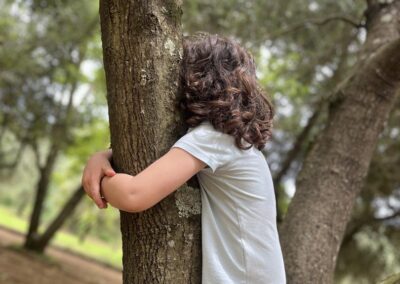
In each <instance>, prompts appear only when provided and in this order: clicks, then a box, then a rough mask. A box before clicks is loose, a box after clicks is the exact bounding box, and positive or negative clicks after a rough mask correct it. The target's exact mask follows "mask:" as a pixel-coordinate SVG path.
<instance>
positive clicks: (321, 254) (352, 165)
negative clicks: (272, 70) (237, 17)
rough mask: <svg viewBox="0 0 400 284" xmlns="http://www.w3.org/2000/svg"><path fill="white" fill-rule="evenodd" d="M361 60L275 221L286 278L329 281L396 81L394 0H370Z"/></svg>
mask: <svg viewBox="0 0 400 284" xmlns="http://www.w3.org/2000/svg"><path fill="white" fill-rule="evenodd" d="M370 2H371V3H372V4H371V5H370V6H369V8H368V11H367V13H366V15H367V28H368V34H367V39H366V42H365V45H364V48H363V50H362V51H361V53H360V61H359V63H358V65H357V66H356V67H355V68H354V70H353V72H352V74H351V75H350V76H349V77H348V78H347V79H346V80H345V81H344V82H343V83H342V84H341V86H340V87H339V88H338V90H337V92H336V93H335V95H334V96H333V97H332V100H331V102H330V105H329V107H330V113H329V117H328V120H327V125H326V127H325V129H324V130H323V131H322V132H321V133H320V135H319V137H318V139H317V141H316V142H315V144H314V145H313V147H312V149H311V150H310V152H309V154H308V156H307V157H306V159H305V161H304V163H303V168H302V170H301V172H300V174H299V177H298V179H297V184H296V193H295V195H294V197H293V200H292V202H291V204H290V206H289V209H288V212H287V215H286V218H285V220H284V221H283V224H282V227H281V231H280V232H281V242H282V247H283V253H284V258H285V265H286V271H287V279H288V283H301V284H307V283H332V282H333V273H334V270H335V264H336V258H337V254H338V250H339V248H340V244H341V241H342V238H343V235H344V232H345V229H346V224H347V223H348V222H349V220H350V218H351V213H352V207H353V204H354V201H355V199H356V197H357V195H358V194H359V192H360V190H361V188H362V185H363V181H364V178H365V177H366V175H367V171H368V167H369V164H370V161H371V158H372V155H373V152H374V149H375V146H376V143H377V139H378V136H379V134H380V132H381V131H382V128H383V126H384V123H385V121H386V120H387V117H388V114H389V112H390V110H391V108H392V106H393V103H394V101H395V96H396V93H397V92H398V91H399V88H400V52H399V50H400V36H399V31H400V29H399V27H400V24H399V23H400V18H399V15H400V1H394V2H392V3H391V4H379V3H378V2H377V3H375V2H374V1H370Z"/></svg>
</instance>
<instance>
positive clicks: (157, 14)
mask: <svg viewBox="0 0 400 284" xmlns="http://www.w3.org/2000/svg"><path fill="white" fill-rule="evenodd" d="M181 5H182V2H181V1H177V0H168V1H154V0H150V1H126V0H101V1H100V21H101V32H102V42H103V56H104V67H105V73H106V82H107V102H108V106H109V118H110V131H111V144H112V149H113V163H114V166H115V168H116V170H117V171H119V172H125V173H129V174H132V175H135V174H137V173H139V172H140V171H142V170H144V169H145V168H146V167H147V166H148V165H150V164H151V163H152V162H153V161H155V160H156V159H157V158H159V157H160V156H161V155H163V154H165V153H166V152H167V150H169V148H170V146H171V145H172V144H173V143H174V142H175V141H176V140H177V139H178V137H179V135H182V134H184V133H185V131H186V129H184V123H183V120H182V117H181V115H180V112H179V110H178V108H177V103H176V102H177V100H178V97H177V95H178V92H177V91H178V73H179V63H180V60H181V54H182V47H181V45H182V43H181V40H182V35H181V14H182V10H181ZM194 180H195V179H192V181H194ZM195 187H197V185H196V186H193V185H191V186H189V185H185V186H183V187H182V188H181V189H179V190H178V191H177V192H176V193H175V194H172V195H170V196H169V197H167V198H166V199H164V200H163V201H162V202H160V203H159V204H157V205H156V206H154V207H153V208H151V209H149V210H146V211H145V212H142V213H137V214H129V213H126V212H122V211H121V232H122V241H123V242H122V243H123V267H124V269H123V280H124V283H153V284H156V283H200V281H201V247H200V245H201V242H200V192H199V190H198V188H195Z"/></svg>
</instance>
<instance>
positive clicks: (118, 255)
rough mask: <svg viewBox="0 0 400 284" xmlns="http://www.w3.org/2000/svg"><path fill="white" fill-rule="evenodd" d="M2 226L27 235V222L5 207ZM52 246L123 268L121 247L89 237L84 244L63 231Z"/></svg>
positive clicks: (0, 216)
mask: <svg viewBox="0 0 400 284" xmlns="http://www.w3.org/2000/svg"><path fill="white" fill-rule="evenodd" d="M0 225H2V226H4V227H6V228H9V229H13V230H15V231H18V232H21V233H26V231H27V228H28V222H27V221H26V220H23V219H21V218H19V217H18V216H16V215H15V213H13V212H12V211H11V210H9V209H7V208H4V207H0ZM52 244H54V245H56V246H58V247H62V248H64V249H68V250H70V251H72V252H75V253H79V254H82V255H84V256H87V257H90V258H93V259H96V260H98V261H101V262H103V263H106V264H109V265H111V266H113V267H116V268H121V267H122V250H121V248H120V247H119V246H115V247H113V246H112V245H110V244H108V243H105V242H103V241H100V240H96V239H93V238H89V237H88V238H87V239H86V240H85V241H84V242H80V241H79V239H78V238H77V237H76V236H75V235H73V234H70V233H67V232H63V231H60V232H58V233H57V235H56V237H55V239H54V240H53V241H52Z"/></svg>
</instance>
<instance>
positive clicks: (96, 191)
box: [90, 183, 104, 209]
mask: <svg viewBox="0 0 400 284" xmlns="http://www.w3.org/2000/svg"><path fill="white" fill-rule="evenodd" d="M90 197H91V198H92V199H93V201H94V202H95V203H96V205H97V206H98V207H99V208H100V209H101V208H103V207H104V202H103V200H102V199H101V196H100V187H99V184H98V183H94V184H93V186H92V188H91V189H90Z"/></svg>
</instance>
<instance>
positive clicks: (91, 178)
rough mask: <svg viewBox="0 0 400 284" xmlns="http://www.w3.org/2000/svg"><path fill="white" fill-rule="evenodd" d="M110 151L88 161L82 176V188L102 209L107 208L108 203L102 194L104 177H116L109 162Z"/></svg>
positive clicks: (99, 153) (98, 154)
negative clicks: (101, 187)
mask: <svg viewBox="0 0 400 284" xmlns="http://www.w3.org/2000/svg"><path fill="white" fill-rule="evenodd" d="M110 151H111V150H107V151H103V152H98V153H95V154H93V155H92V156H91V157H90V158H89V160H88V161H87V163H86V166H85V169H84V170H83V175H82V186H83V188H84V190H85V192H86V194H87V195H88V196H89V197H90V198H91V199H92V200H93V201H94V202H95V203H96V205H97V206H98V207H99V208H100V209H102V208H107V201H106V200H105V199H103V198H102V197H101V194H100V183H101V180H102V178H103V177H104V176H108V177H112V176H114V175H115V171H114V170H113V168H112V167H111V164H110V161H109V158H110V156H111V155H110Z"/></svg>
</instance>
